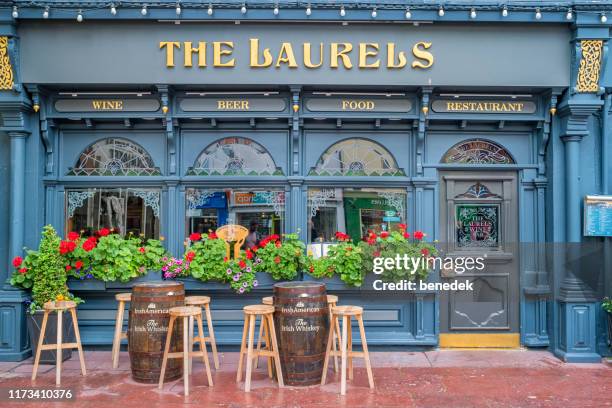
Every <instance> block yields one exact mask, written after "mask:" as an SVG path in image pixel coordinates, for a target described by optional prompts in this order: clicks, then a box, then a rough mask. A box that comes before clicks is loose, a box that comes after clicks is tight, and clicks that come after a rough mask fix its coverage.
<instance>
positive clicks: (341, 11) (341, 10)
mask: <svg viewBox="0 0 612 408" xmlns="http://www.w3.org/2000/svg"><path fill="white" fill-rule="evenodd" d="M344 16H346V10H345V9H344V6H342V7H340V17H344Z"/></svg>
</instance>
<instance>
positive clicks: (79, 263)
mask: <svg viewBox="0 0 612 408" xmlns="http://www.w3.org/2000/svg"><path fill="white" fill-rule="evenodd" d="M74 267H75V268H77V269H81V268H82V267H83V262H81V261H76V262H75V263H74Z"/></svg>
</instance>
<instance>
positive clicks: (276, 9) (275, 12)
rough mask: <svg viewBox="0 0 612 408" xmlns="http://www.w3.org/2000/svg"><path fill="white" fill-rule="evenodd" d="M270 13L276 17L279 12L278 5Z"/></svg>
mask: <svg viewBox="0 0 612 408" xmlns="http://www.w3.org/2000/svg"><path fill="white" fill-rule="evenodd" d="M272 12H273V13H274V15H275V16H278V13H279V12H280V10H279V9H278V4H276V5H275V6H274V10H272Z"/></svg>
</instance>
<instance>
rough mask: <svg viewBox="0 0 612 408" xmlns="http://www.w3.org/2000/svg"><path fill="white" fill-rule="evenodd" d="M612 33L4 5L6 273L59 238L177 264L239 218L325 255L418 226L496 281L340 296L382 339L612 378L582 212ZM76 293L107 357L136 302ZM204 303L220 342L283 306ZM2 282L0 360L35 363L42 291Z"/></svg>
mask: <svg viewBox="0 0 612 408" xmlns="http://www.w3.org/2000/svg"><path fill="white" fill-rule="evenodd" d="M611 23H612V5H611V4H610V3H609V2H605V1H602V2H586V1H580V0H574V1H532V2H529V1H513V0H508V1H507V2H502V3H499V2H491V1H488V0H480V1H475V2H472V1H470V2H462V1H447V0H441V1H439V2H426V3H423V2H413V1H402V2H395V1H384V2H376V1H374V2H363V3H362V2H355V1H345V2H323V1H310V2H286V1H278V2H273V1H247V2H242V1H224V2H217V1H212V2H192V1H179V2H158V1H147V2H140V1H131V0H130V1H118V2H110V1H97V0H96V1H89V2H78V1H67V2H61V4H60V3H57V2H55V1H42V2H36V3H32V2H29V1H28V2H26V1H23V2H22V1H7V2H3V3H2V4H1V5H0V74H1V75H0V118H1V121H0V189H1V193H2V194H0V259H4V260H5V262H4V267H3V268H0V278H1V280H2V282H6V281H7V278H8V277H9V276H10V273H11V272H10V271H11V270H12V268H11V265H10V259H11V258H12V257H13V256H15V255H18V254H21V252H22V249H23V248H24V247H36V246H37V243H38V240H39V234H40V230H41V227H42V226H43V225H45V224H52V225H53V226H54V227H55V228H56V229H57V230H58V231H60V232H61V233H62V234H65V233H67V232H69V231H73V230H74V231H81V230H83V231H92V230H96V229H98V228H101V227H115V228H119V230H120V231H122V232H123V233H128V232H133V233H137V234H144V235H145V236H146V237H152V238H159V237H161V236H163V237H165V241H164V242H165V244H166V246H167V249H168V250H169V251H170V252H172V253H173V254H175V255H181V254H182V251H183V243H184V240H185V237H187V236H188V235H189V234H190V233H192V232H205V231H208V230H211V229H215V228H217V227H219V226H222V225H224V224H226V223H238V224H242V225H244V226H246V227H249V228H251V229H255V230H257V232H258V233H259V234H260V235H261V236H263V235H268V234H275V233H283V232H298V233H299V234H300V237H301V238H302V240H304V241H305V242H308V243H313V245H314V247H316V245H317V242H320V241H329V240H330V239H331V238H332V236H333V234H334V232H335V231H344V232H347V233H348V234H349V235H351V236H352V237H354V238H357V239H358V238H360V237H361V236H363V235H365V234H366V232H367V231H368V230H374V231H377V232H380V231H385V230H390V229H393V228H397V225H398V224H399V223H406V224H408V228H409V230H411V231H413V230H422V231H424V232H425V233H426V234H427V239H428V240H432V241H433V240H438V241H439V242H438V244H439V246H440V249H441V250H442V251H443V252H444V253H445V254H448V255H449V256H455V257H458V256H466V255H471V254H472V255H473V254H477V253H478V254H482V253H485V254H486V256H487V269H486V273H481V274H465V275H463V276H464V277H465V278H466V279H468V280H470V281H472V282H473V284H474V288H475V290H474V291H471V292H469V293H467V292H465V293H460V292H456V293H448V292H444V293H437V292H430V291H422V290H419V291H413V292H401V291H397V292H391V291H375V290H373V287H372V279H370V277H368V278H367V279H366V284H365V285H364V286H363V287H361V288H352V289H351V288H347V287H344V286H342V285H333V284H330V285H329V286H328V291H329V292H331V293H338V294H339V295H340V303H344V304H362V305H364V306H365V309H366V315H365V320H366V322H365V323H366V326H367V327H366V331H367V335H368V341H369V343H370V344H371V345H374V346H403V347H420V348H423V347H425V348H427V347H462V346H463V347H465V346H469V347H520V346H522V347H528V348H548V349H550V350H551V351H552V352H554V353H555V354H556V355H557V356H559V357H560V358H562V359H564V360H566V361H572V362H592V361H598V360H599V359H600V358H601V356H602V355H607V354H609V349H608V345H607V344H606V341H607V340H606V321H605V315H604V312H603V311H602V310H601V308H600V301H601V299H602V298H603V297H604V296H606V295H608V296H610V294H611V293H612V241H611V238H610V237H607V238H606V237H604V236H603V235H605V233H606V231H597V228H596V227H597V226H598V225H595V224H593V225H591V217H590V215H589V216H587V215H585V214H587V212H586V211H585V210H586V208H585V206H587V205H588V204H589V200H594V201H595V202H597V200H599V199H602V200H603V199H605V197H606V196H609V195H611V194H612V157H611V156H612V140H611V138H612V136H611V132H612V131H611V130H610V126H611V125H610V123H609V122H610V109H611V105H612V64H609V63H608V55H609V51H608V48H609V40H610V28H611ZM587 196H589V198H588V199H587ZM474 220H476V221H474ZM600 224H603V223H601V222H600ZM607 233H608V234H610V231H607ZM456 277H457V276H456V272H453V271H445V270H440V271H435V273H433V274H432V276H431V280H432V281H436V282H437V281H445V280H451V279H455V278H456ZM71 285H72V286H71V288H72V290H73V291H74V292H75V293H76V294H77V295H79V296H80V297H82V298H83V299H84V300H85V303H84V304H83V305H81V306H80V307H79V321H80V324H81V333H82V336H83V342H84V343H85V344H86V345H89V346H107V345H109V344H110V343H111V339H112V331H113V325H114V321H113V319H114V315H115V314H114V313H115V308H116V303H115V302H114V294H115V293H117V292H120V291H125V290H126V289H125V287H122V286H121V285H120V284H117V285H115V286H113V284H112V283H106V284H104V283H101V282H88V283H86V284H80V285H78V284H77V283H71ZM186 288H187V290H188V291H192V292H198V293H207V294H210V295H212V297H213V317H214V319H215V327H216V329H215V331H216V332H217V336H218V340H217V341H218V343H220V344H223V345H236V344H239V340H240V339H239V337H240V327H241V324H242V323H241V319H242V316H241V307H242V305H244V304H246V303H252V302H256V303H257V302H259V298H260V297H261V296H264V295H267V294H268V293H269V291H270V287H269V286H265V285H264V286H263V287H262V288H260V289H258V290H255V291H253V292H251V293H250V294H248V295H236V294H234V293H231V292H230V291H229V290H227V289H226V288H223V287H221V286H219V285H215V284H213V283H204V282H196V281H192V280H187V281H186ZM0 289H1V290H0V294H1V296H0V360H7V361H14V360H21V359H24V358H26V357H28V356H29V355H30V345H29V341H28V336H27V328H26V324H25V321H26V318H25V302H26V301H27V295H26V294H25V293H24V292H22V291H20V290H17V289H15V288H12V287H10V285H9V284H8V283H5V284H4V285H3V286H2V288H0Z"/></svg>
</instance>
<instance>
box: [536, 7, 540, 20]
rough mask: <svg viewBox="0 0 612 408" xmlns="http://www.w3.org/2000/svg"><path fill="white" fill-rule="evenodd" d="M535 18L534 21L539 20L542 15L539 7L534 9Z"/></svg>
mask: <svg viewBox="0 0 612 408" xmlns="http://www.w3.org/2000/svg"><path fill="white" fill-rule="evenodd" d="M535 18H536V20H540V19H541V18H542V13H541V12H540V8H539V7H538V8H537V9H536V13H535Z"/></svg>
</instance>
